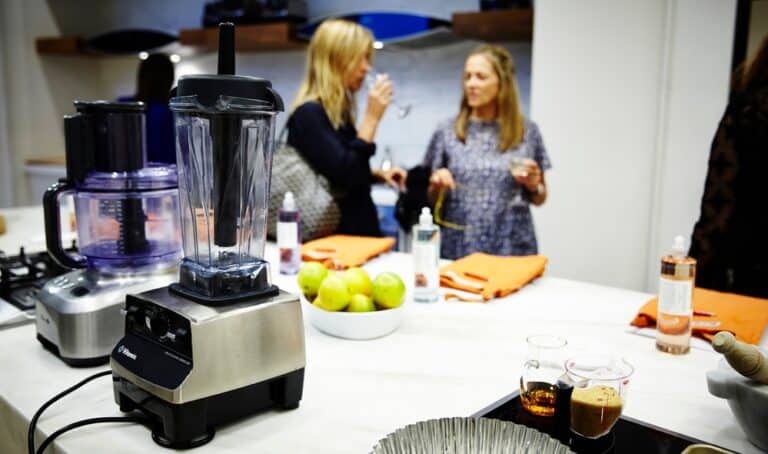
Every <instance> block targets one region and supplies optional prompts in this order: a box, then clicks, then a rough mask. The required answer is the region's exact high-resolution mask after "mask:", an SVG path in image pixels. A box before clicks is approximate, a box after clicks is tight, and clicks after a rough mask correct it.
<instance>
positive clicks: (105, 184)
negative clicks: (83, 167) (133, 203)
mask: <svg viewBox="0 0 768 454" xmlns="http://www.w3.org/2000/svg"><path fill="white" fill-rule="evenodd" d="M178 186H179V183H178V173H177V170H176V165H175V164H165V165H154V164H150V165H148V166H147V167H144V168H141V169H138V170H136V171H132V172H90V173H88V175H86V177H85V178H84V179H83V180H82V181H79V182H77V183H76V187H77V189H78V190H84V191H93V192H143V191H159V190H165V189H176V188H178Z"/></svg>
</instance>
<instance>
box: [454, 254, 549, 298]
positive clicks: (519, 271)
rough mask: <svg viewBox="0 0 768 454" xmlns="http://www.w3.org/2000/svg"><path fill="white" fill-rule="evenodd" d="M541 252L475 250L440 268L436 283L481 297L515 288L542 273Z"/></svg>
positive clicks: (517, 288) (500, 293) (494, 295)
mask: <svg viewBox="0 0 768 454" xmlns="http://www.w3.org/2000/svg"><path fill="white" fill-rule="evenodd" d="M546 265H547V258H546V257H544V256H543V255H526V256H521V257H504V256H498V255H489V254H483V253H480V252H476V253H474V254H470V255H468V256H466V257H464V258H461V259H459V260H456V261H455V262H453V263H451V264H449V265H446V266H444V267H442V268H440V284H441V285H442V286H443V287H451V288H455V289H459V290H465V291H467V292H471V293H477V294H480V295H482V296H483V300H485V301H488V300H489V299H491V298H499V297H502V296H506V295H509V294H510V293H512V292H514V291H517V290H519V289H520V288H522V287H523V286H524V285H526V284H528V283H529V282H531V281H532V280H534V279H536V278H537V277H539V276H541V275H542V274H544V267H545V266H546Z"/></svg>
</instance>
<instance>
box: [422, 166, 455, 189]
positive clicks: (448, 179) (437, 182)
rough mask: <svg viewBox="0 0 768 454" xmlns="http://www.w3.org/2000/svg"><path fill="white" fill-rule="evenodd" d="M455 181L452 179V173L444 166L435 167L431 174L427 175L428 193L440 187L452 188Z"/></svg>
mask: <svg viewBox="0 0 768 454" xmlns="http://www.w3.org/2000/svg"><path fill="white" fill-rule="evenodd" d="M455 187H456V182H455V181H453V174H451V171H450V170H448V169H446V168H445V167H443V168H441V169H437V170H435V171H434V172H432V176H430V177H429V189H428V192H429V193H434V192H436V191H439V190H441V189H454V188H455Z"/></svg>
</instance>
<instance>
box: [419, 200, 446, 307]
mask: <svg viewBox="0 0 768 454" xmlns="http://www.w3.org/2000/svg"><path fill="white" fill-rule="evenodd" d="M412 252H413V272H414V282H413V287H414V288H413V300H414V301H417V302H420V303H434V302H436V301H437V300H438V298H439V296H440V293H439V290H438V289H439V288H440V276H439V271H438V266H439V261H440V228H439V227H438V226H437V225H435V224H434V223H433V222H432V214H431V213H430V211H429V208H427V207H424V208H422V209H421V215H420V216H419V223H418V224H416V225H414V226H413V247H412Z"/></svg>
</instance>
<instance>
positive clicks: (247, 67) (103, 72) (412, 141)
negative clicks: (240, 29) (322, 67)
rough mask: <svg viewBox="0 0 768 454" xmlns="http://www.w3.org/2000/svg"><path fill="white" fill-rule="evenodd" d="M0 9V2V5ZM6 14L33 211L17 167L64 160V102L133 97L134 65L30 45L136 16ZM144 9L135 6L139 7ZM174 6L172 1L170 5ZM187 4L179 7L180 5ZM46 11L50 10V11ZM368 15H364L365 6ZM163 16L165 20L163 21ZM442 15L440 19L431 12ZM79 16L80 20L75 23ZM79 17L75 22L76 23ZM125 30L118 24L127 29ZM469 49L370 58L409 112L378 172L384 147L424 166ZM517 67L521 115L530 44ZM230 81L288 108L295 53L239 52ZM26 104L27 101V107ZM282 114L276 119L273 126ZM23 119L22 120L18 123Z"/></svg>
mask: <svg viewBox="0 0 768 454" xmlns="http://www.w3.org/2000/svg"><path fill="white" fill-rule="evenodd" d="M0 1H2V0H0ZM5 1H6V3H7V4H8V5H9V6H10V7H11V9H12V10H13V11H12V12H13V14H12V15H10V16H7V17H6V18H4V20H5V21H7V22H8V23H9V24H10V25H11V26H9V27H3V30H0V40H2V41H3V43H4V44H6V45H7V47H8V48H10V49H11V50H12V51H13V52H15V54H16V57H15V58H14V60H15V61H16V62H17V64H15V65H14V67H13V68H10V67H9V68H6V70H7V71H9V73H11V74H10V76H9V80H8V81H7V82H8V90H7V92H8V93H9V97H8V103H7V107H8V112H9V117H10V118H12V119H13V125H12V127H11V131H12V132H11V134H10V139H11V142H12V144H11V147H10V149H11V151H12V154H13V158H14V161H15V163H14V167H13V169H14V171H13V174H14V176H15V177H16V180H17V186H18V187H19V188H24V189H22V190H19V191H18V192H17V194H16V198H15V203H16V204H33V203H39V199H40V197H39V196H40V195H39V194H36V193H33V191H30V190H29V187H28V183H27V182H26V178H25V176H24V172H23V162H24V159H28V158H31V157H40V156H50V155H63V153H64V139H63V132H62V126H61V125H62V120H61V119H62V116H63V115H65V114H67V113H71V112H72V111H73V108H72V100H73V99H114V98H115V97H117V96H120V95H126V94H131V93H133V92H134V90H135V78H136V69H137V67H138V62H139V61H138V59H137V58H134V57H119V58H118V57H115V58H97V59H94V58H74V57H52V56H39V55H37V54H36V53H35V51H34V39H35V37H38V36H56V35H59V34H60V33H74V34H84V35H89V34H93V33H97V32H99V31H104V27H105V26H104V23H109V21H113V23H114V20H115V18H114V17H113V16H114V15H117V17H125V18H126V22H124V23H123V22H119V23H120V24H123V25H125V26H127V25H136V23H135V22H136V14H134V13H135V11H134V13H131V11H133V10H132V9H131V8H132V7H131V2H126V1H124V0H123V1H113V2H110V3H109V6H110V7H109V8H107V7H106V6H105V5H102V6H100V7H98V8H95V9H94V10H93V11H90V10H89V14H88V16H87V17H88V18H89V19H88V21H89V22H90V21H91V18H92V17H96V18H98V20H97V21H96V22H98V24H96V25H94V24H90V25H89V24H85V23H83V20H82V18H83V17H85V16H83V15H82V12H83V10H84V9H85V8H86V7H87V5H88V4H89V2H88V1H86V0H57V1H50V2H45V1H44V0H31V1H28V2H23V1H22V0H5ZM146 1H147V0H141V1H140V2H139V6H141V5H144V4H145V3H146ZM171 3H174V4H177V5H178V3H179V2H178V0H175V1H174V2H171ZM185 4H186V3H185ZM49 6H50V7H51V9H49ZM353 6H354V5H352V4H350V2H344V1H337V0H323V1H317V2H314V1H313V2H312V3H311V5H310V15H311V16H313V17H316V16H322V15H326V14H329V13H330V12H332V11H350V10H357V11H359V10H361V8H352V7H353ZM385 6H386V8H383V7H382V8H380V9H387V10H397V9H401V10H402V9H407V2H400V3H399V4H398V3H385ZM366 7H367V8H368V9H370V8H372V7H371V6H369V5H366ZM153 8H154V9H153V11H155V12H156V13H157V14H156V15H157V17H155V19H153V21H152V22H151V23H156V24H159V25H158V27H161V26H165V25H163V24H166V25H167V24H168V23H170V22H169V21H170V20H171V19H169V18H167V17H165V16H166V15H167V14H166V13H167V11H166V10H168V7H167V6H165V7H160V6H153ZM189 8H191V9H194V10H195V11H196V13H195V14H191V13H188V12H187V13H185V14H184V15H182V16H180V17H179V18H173V20H176V21H177V22H178V21H179V20H181V19H180V18H184V20H185V21H186V22H188V23H177V22H174V24H175V25H174V26H178V27H184V26H187V27H197V26H199V16H200V15H199V14H198V13H199V12H201V11H202V7H201V6H200V2H199V1H197V0H196V1H195V2H193V3H191V6H189ZM473 8H476V4H475V3H473V2H471V1H467V0H452V1H450V2H439V1H428V2H422V3H421V4H420V5H419V9H416V10H413V11H421V12H429V13H431V14H435V15H437V16H440V17H446V18H448V17H450V14H451V12H452V11H463V10H471V9H473ZM164 11H165V12H164ZM440 11H442V14H441V13H440ZM78 15H79V16H78ZM78 18H80V21H79V22H78ZM126 24H127V25H126ZM477 44H478V43H477V42H474V41H461V42H458V43H455V44H451V45H446V46H439V47H432V48H428V49H422V50H403V49H398V50H393V49H390V48H388V47H386V46H385V49H384V50H382V51H379V52H378V53H377V56H376V62H375V64H376V66H377V68H378V69H379V70H381V71H384V72H388V73H390V76H391V77H392V79H393V80H394V82H395V89H396V93H397V94H396V96H397V97H398V98H399V99H401V100H403V101H405V102H410V103H412V104H413V106H414V107H413V109H412V111H411V114H410V115H409V117H408V118H407V119H405V120H399V119H397V118H396V116H395V115H394V109H392V110H393V111H392V112H391V113H388V114H387V116H386V117H385V118H384V120H383V121H382V123H381V125H380V129H379V132H378V134H377V142H378V144H379V151H380V153H379V155H378V156H376V157H374V158H373V161H372V162H373V164H374V165H377V164H378V163H379V162H380V160H381V159H382V157H381V155H383V150H384V149H385V147H390V148H391V150H392V153H393V156H394V158H395V160H396V162H398V163H399V164H400V165H403V166H405V167H409V166H412V165H415V164H417V163H418V162H420V160H421V159H422V157H423V154H424V151H425V150H426V146H427V142H428V141H429V137H430V134H431V133H432V131H433V130H434V128H435V126H436V125H437V123H438V122H439V121H441V120H443V119H444V118H447V117H448V116H450V115H453V114H455V113H456V111H457V106H458V104H459V98H460V95H461V73H462V70H463V64H464V59H465V58H466V55H467V53H468V52H469V51H470V50H471V49H472V48H473V47H474V46H476V45H477ZM506 46H507V48H508V49H510V51H511V52H512V54H513V56H514V57H515V61H516V64H517V67H518V74H519V83H520V89H521V94H522V99H521V101H522V104H523V108H524V109H525V110H526V112H527V110H528V93H529V87H530V78H529V75H530V55H531V45H530V43H507V44H506ZM237 58H238V61H237V68H238V73H240V74H247V75H254V76H260V77H265V78H268V79H270V80H272V82H273V84H274V85H275V87H276V88H277V90H278V92H279V93H281V94H282V95H283V97H284V99H285V101H286V105H290V104H291V103H292V102H293V98H294V95H295V93H296V91H297V89H298V86H299V82H300V79H301V77H302V75H303V70H304V52H303V51H288V52H267V53H247V54H238V56H237ZM215 70H216V57H215V55H214V54H209V55H204V56H194V57H188V58H185V59H184V60H183V61H182V62H181V63H180V64H179V65H177V75H182V74H192V73H211V72H215ZM364 96H365V93H361V99H360V101H361V102H360V104H361V105H363V106H364ZM32 99H34V100H35V102H30V100H32ZM285 118H286V115H281V116H280V117H279V120H278V124H280V125H282V123H283V122H284V121H285ZM22 119H23V120H22Z"/></svg>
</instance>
